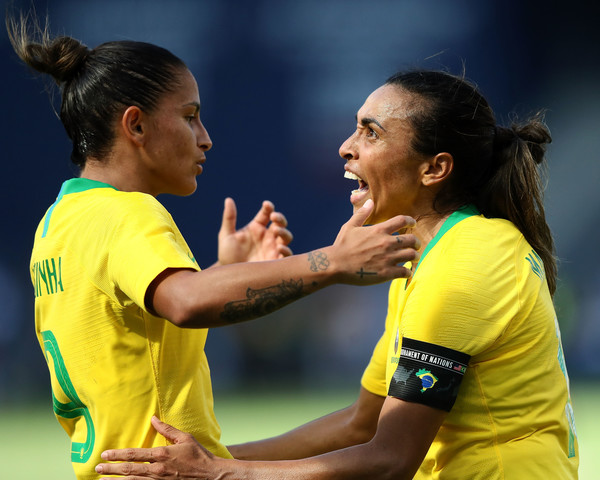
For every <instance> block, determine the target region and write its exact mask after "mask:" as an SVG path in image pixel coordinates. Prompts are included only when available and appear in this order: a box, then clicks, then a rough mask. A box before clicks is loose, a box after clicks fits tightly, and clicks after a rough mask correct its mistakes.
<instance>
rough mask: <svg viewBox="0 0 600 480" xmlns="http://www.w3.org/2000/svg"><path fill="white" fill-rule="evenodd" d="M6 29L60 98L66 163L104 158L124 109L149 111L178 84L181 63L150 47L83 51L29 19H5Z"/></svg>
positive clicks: (125, 44) (123, 44) (126, 44)
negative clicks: (67, 147) (68, 148)
mask: <svg viewBox="0 0 600 480" xmlns="http://www.w3.org/2000/svg"><path fill="white" fill-rule="evenodd" d="M6 27H7V30H8V35H9V38H10V41H11V44H12V46H13V48H14V50H15V52H16V53H17V55H18V56H19V57H20V58H21V60H23V62H24V63H26V64H27V65H28V66H30V67H31V68H33V69H34V70H37V71H38V72H42V73H46V74H49V75H51V76H52V78H53V79H54V81H55V82H56V83H57V84H58V85H59V87H60V89H61V93H62V102H61V109H60V119H61V121H62V124H63V126H64V127H65V130H66V132H67V135H68V136H69V138H70V139H71V141H72V142H73V151H72V153H71V160H72V162H73V163H75V164H76V165H78V166H80V167H83V166H84V165H85V162H86V160H87V158H88V157H94V158H96V159H98V160H102V159H103V158H105V157H106V156H107V155H108V154H109V152H110V150H111V148H112V146H113V142H114V134H115V132H114V120H115V119H116V118H117V117H118V116H119V115H120V114H122V112H123V111H125V110H126V109H127V108H128V107H129V106H132V105H135V106H138V107H140V108H141V109H142V110H144V111H147V112H151V111H152V110H153V109H154V108H155V107H156V105H157V104H158V101H159V99H160V97H161V96H162V95H163V94H165V93H168V92H172V91H173V90H175V88H176V87H177V86H178V85H179V75H180V74H181V73H182V71H183V70H184V69H185V68H186V66H185V64H184V63H183V62H182V61H181V60H180V59H179V58H178V57H176V56H175V55H173V54H172V53H171V52H169V51H168V50H165V49H164V48H161V47H158V46H156V45H152V44H148V43H143V42H133V41H118V42H108V43H104V44H102V45H100V46H98V47H96V48H94V49H92V50H91V49H89V48H88V47H86V46H85V45H83V44H82V43H81V42H80V41H78V40H76V39H74V38H71V37H66V36H60V37H56V38H51V35H50V32H49V27H48V21H47V20H46V23H45V25H44V27H41V26H40V24H39V22H38V21H37V19H36V18H35V15H33V14H32V15H23V14H21V15H20V17H19V19H18V20H16V19H15V18H14V17H11V16H10V15H7V17H6Z"/></svg>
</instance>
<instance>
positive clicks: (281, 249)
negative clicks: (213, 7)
mask: <svg viewBox="0 0 600 480" xmlns="http://www.w3.org/2000/svg"><path fill="white" fill-rule="evenodd" d="M277 252H278V253H279V256H280V258H281V257H289V256H291V255H293V254H294V252H292V249H291V248H290V247H288V246H287V245H279V246H278V247H277Z"/></svg>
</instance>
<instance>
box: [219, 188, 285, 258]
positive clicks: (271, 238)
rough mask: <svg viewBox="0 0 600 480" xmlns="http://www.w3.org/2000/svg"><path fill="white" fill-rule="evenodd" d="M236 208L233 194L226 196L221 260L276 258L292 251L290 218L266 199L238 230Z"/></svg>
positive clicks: (222, 226)
mask: <svg viewBox="0 0 600 480" xmlns="http://www.w3.org/2000/svg"><path fill="white" fill-rule="evenodd" d="M236 220H237V209H236V206H235V202H234V201H233V199H232V198H226V199H225V207H224V209H223V221H222V223H221V229H220V230H219V252H218V258H219V264H220V265H227V264H231V263H239V262H258V261H262V260H275V259H277V258H283V257H287V256H289V255H291V254H292V250H291V249H290V248H289V246H288V245H289V244H290V242H291V241H292V239H293V235H292V233H291V232H290V231H289V230H288V229H287V225H288V224H287V220H286V218H285V216H284V215H283V214H282V213H281V212H276V211H275V206H274V205H273V203H271V202H269V201H268V200H265V201H264V202H263V204H262V206H261V208H260V210H259V211H258V213H257V214H256V216H255V217H254V218H253V219H252V221H251V222H250V223H248V225H246V226H245V227H244V228H241V229H239V230H236Z"/></svg>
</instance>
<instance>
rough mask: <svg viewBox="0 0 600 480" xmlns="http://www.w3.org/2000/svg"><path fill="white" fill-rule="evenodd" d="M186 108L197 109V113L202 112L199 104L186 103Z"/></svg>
mask: <svg viewBox="0 0 600 480" xmlns="http://www.w3.org/2000/svg"><path fill="white" fill-rule="evenodd" d="M184 107H196V111H197V112H199V111H200V104H199V103H198V102H190V103H186V104H185V105H184Z"/></svg>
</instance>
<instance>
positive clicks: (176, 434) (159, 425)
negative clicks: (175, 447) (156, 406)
mask: <svg viewBox="0 0 600 480" xmlns="http://www.w3.org/2000/svg"><path fill="white" fill-rule="evenodd" d="M150 421H151V423H152V426H153V427H154V428H155V429H156V431H157V432H158V433H160V434H161V435H162V436H163V437H165V438H166V439H167V440H169V441H170V442H171V443H183V442H184V440H186V439H187V438H188V436H187V435H186V434H185V433H184V432H182V431H181V430H178V429H176V428H175V427H174V426H173V425H169V424H168V423H165V422H161V421H160V420H159V419H158V417H156V416H154V415H153V416H152V419H151V420H150Z"/></svg>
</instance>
